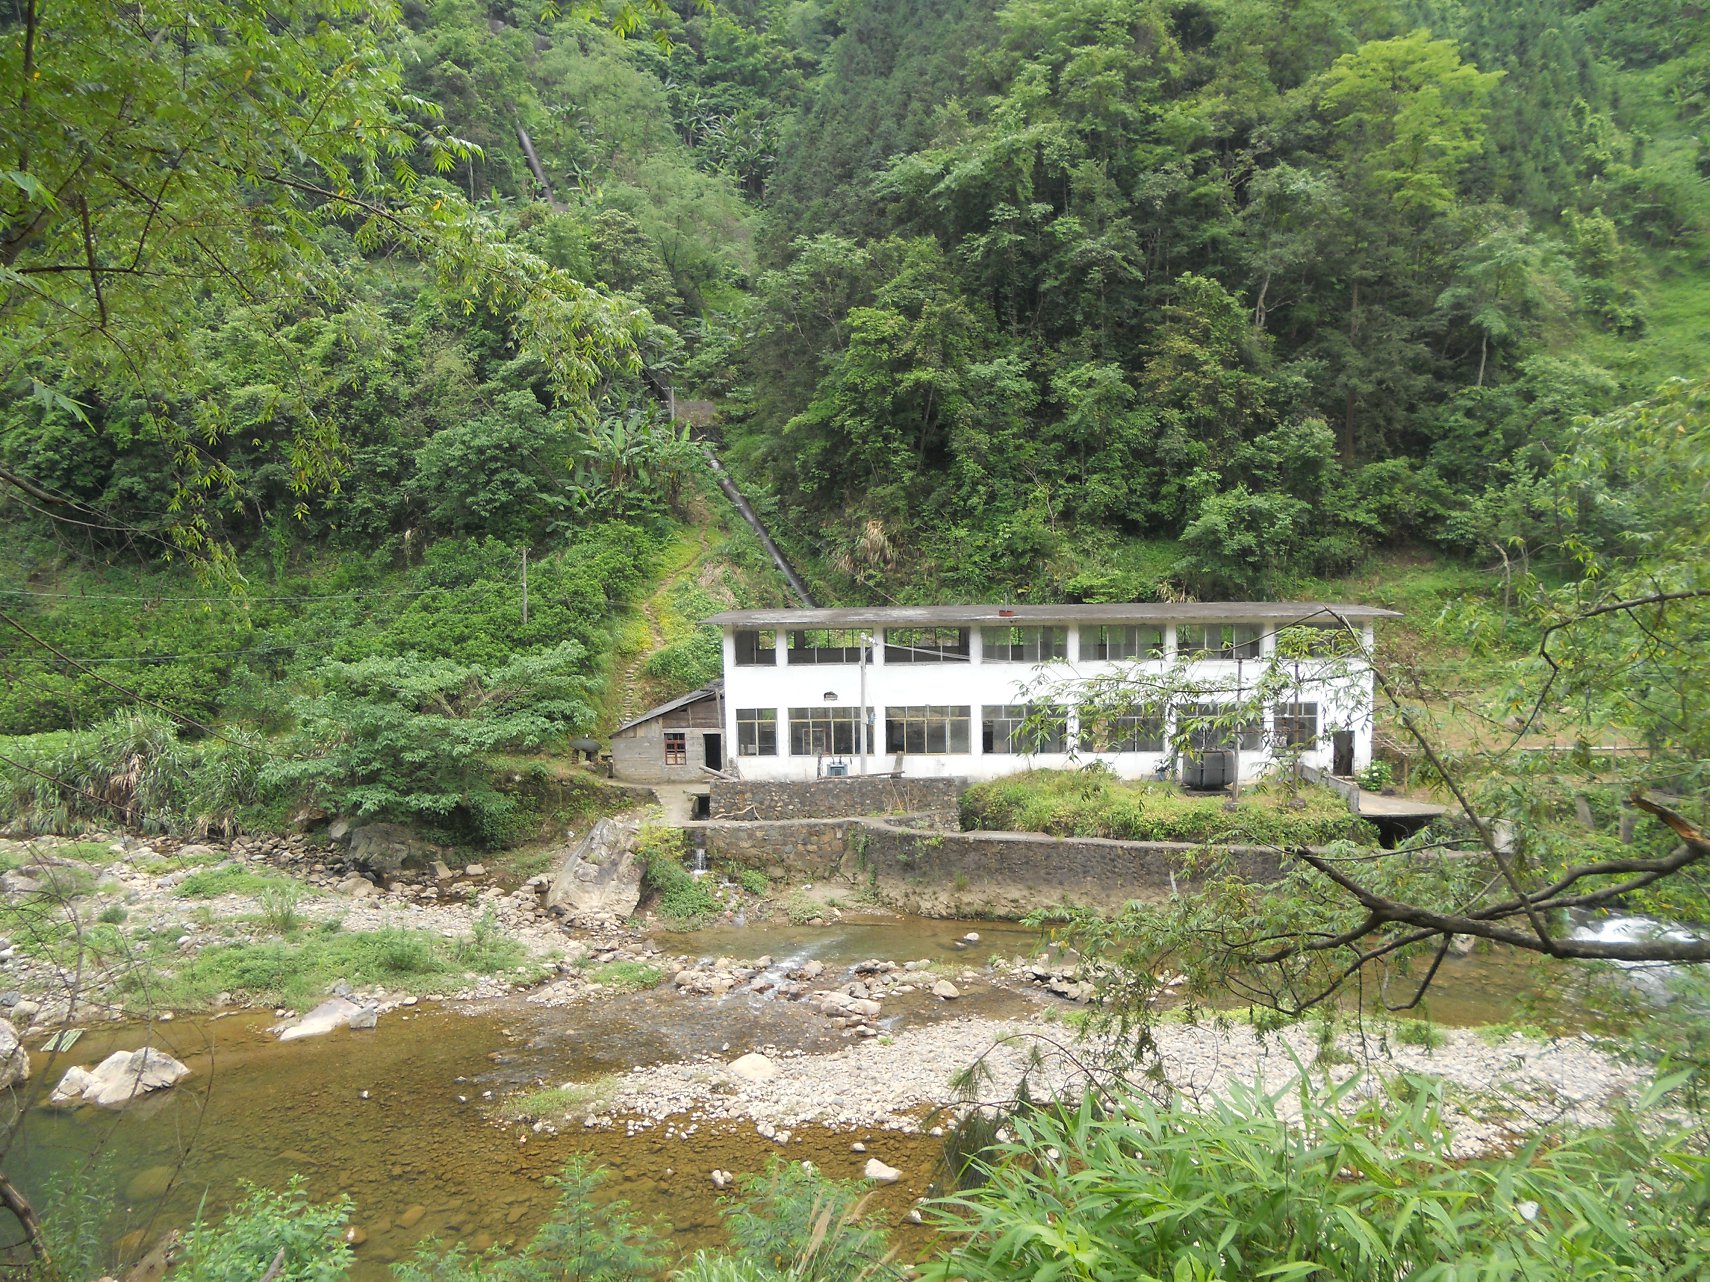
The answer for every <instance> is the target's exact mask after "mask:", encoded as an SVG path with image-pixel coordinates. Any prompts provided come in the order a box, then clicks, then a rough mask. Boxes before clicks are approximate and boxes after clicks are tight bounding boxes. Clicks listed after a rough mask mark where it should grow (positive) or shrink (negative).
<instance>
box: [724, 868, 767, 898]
mask: <svg viewBox="0 0 1710 1282" xmlns="http://www.w3.org/2000/svg"><path fill="white" fill-rule="evenodd" d="M730 879H731V880H732V881H734V882H735V883H736V884H737V885H738V886H741V887H742V888H743V889H744V890H746V891H747V892H748V893H749V894H751V895H764V894H765V893H766V892H767V891H768V890H770V889H772V879H771V878H770V877H768V876H767V875H766V874H765V873H763V872H761V871H760V870H759V869H758V868H734V869H732V870H731V873H730Z"/></svg>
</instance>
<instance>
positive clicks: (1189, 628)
mask: <svg viewBox="0 0 1710 1282" xmlns="http://www.w3.org/2000/svg"><path fill="white" fill-rule="evenodd" d="M1284 631H1285V632H1296V629H1294V628H1290V629H1285V630H1284ZM863 635H864V634H863V633H862V631H861V630H860V629H859V628H796V629H794V630H791V631H787V632H785V633H784V634H783V636H784V662H785V663H787V664H854V663H859V662H860V661H861V657H862V652H863V641H862V637H863ZM1267 635H1268V634H1267V633H1266V631H1265V629H1264V628H1262V627H1261V626H1260V625H1259V624H1256V623H1196V624H1192V625H1189V624H1178V625H1176V627H1175V641H1176V653H1177V654H1179V655H1183V656H1186V657H1189V658H1197V659H1256V658H1258V657H1259V654H1260V652H1261V647H1262V645H1263V641H1264V638H1265V637H1266V636H1267ZM778 636H779V633H778V632H777V630H775V629H772V628H748V629H741V630H739V631H737V632H736V634H735V640H736V662H737V663H738V664H740V665H742V666H744V667H771V666H774V665H776V663H777V662H778ZM972 636H973V629H972V628H960V627H923V628H885V629H883V632H882V640H877V641H872V640H869V641H868V642H866V648H867V649H868V651H869V653H870V652H871V651H873V650H882V651H883V653H884V662H886V663H887V664H890V663H968V662H971V661H972V658H973V653H972V648H971V640H972ZM1297 637H1298V641H1297V645H1298V649H1299V650H1300V653H1302V654H1307V653H1312V654H1321V653H1326V652H1329V651H1331V650H1333V649H1335V648H1336V646H1337V645H1338V644H1339V639H1342V638H1347V637H1348V633H1347V631H1346V629H1343V628H1341V627H1339V626H1334V627H1333V626H1327V625H1322V624H1315V623H1314V624H1303V625H1298V633H1297ZM1168 643H1169V629H1168V628H1167V627H1166V626H1165V625H1163V624H1102V623H1101V624H1096V625H1095V624H1087V625H1083V626H1082V627H1081V628H1080V657H1081V658H1082V659H1083V660H1093V661H1111V660H1132V659H1162V658H1164V657H1165V656H1166V654H1167V652H1168ZM1068 655H1069V629H1068V627H1067V626H1066V625H1057V624H1043V625H1037V626H1035V625H1031V624H1029V625H1022V626H1013V627H1009V626H1004V627H984V628H981V629H980V657H981V659H982V660H983V661H984V662H987V663H1045V662H1048V661H1049V660H1052V659H1066V658H1068Z"/></svg>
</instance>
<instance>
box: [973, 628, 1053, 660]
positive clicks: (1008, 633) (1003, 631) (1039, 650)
mask: <svg viewBox="0 0 1710 1282" xmlns="http://www.w3.org/2000/svg"><path fill="white" fill-rule="evenodd" d="M980 649H981V651H982V653H983V654H984V656H985V658H986V660H987V661H988V662H991V663H1043V662H1044V661H1045V660H1047V659H1061V658H1063V657H1064V656H1066V655H1067V654H1068V653H1069V630H1068V629H1067V628H1056V627H996V628H981V629H980Z"/></svg>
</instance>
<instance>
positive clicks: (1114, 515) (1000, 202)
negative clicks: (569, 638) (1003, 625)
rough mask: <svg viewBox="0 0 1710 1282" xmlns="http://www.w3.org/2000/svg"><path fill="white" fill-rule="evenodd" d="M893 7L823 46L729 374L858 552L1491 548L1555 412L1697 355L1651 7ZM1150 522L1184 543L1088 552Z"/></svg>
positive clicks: (850, 555)
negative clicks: (744, 341)
mask: <svg viewBox="0 0 1710 1282" xmlns="http://www.w3.org/2000/svg"><path fill="white" fill-rule="evenodd" d="M916 8H917V7H916V6H913V5H909V4H890V5H884V4H876V5H863V6H857V7H856V12H855V14H852V16H851V17H850V18H849V20H848V26H847V29H846V30H845V33H844V34H843V35H842V37H840V39H839V40H838V41H837V42H836V43H835V44H833V45H832V47H831V49H830V51H829V54H828V57H827V59H826V62H825V70H824V73H823V74H822V76H821V78H820V79H819V80H818V81H817V82H816V84H815V88H814V96H813V99H812V101H811V102H810V104H809V105H808V107H807V108H806V110H805V111H804V112H803V113H802V114H801V115H800V116H799V118H798V122H797V124H796V127H795V129H794V130H793V132H792V133H791V134H790V136H789V139H788V142H787V144H786V146H785V148H784V151H783V154H782V158H781V160H780V164H779V168H778V175H777V178H776V180H775V182H774V184H773V187H772V189H771V190H770V191H769V192H768V202H769V209H768V215H769V216H768V220H767V226H766V234H765V236H764V238H763V245H764V248H765V253H766V255H767V262H766V266H767V267H768V268H769V270H768V271H766V272H765V273H764V274H762V275H761V276H760V278H759V280H758V282H757V288H756V291H755V293H756V301H755V310H754V321H753V341H752V343H750V344H749V345H747V346H746V347H745V348H744V350H743V351H742V352H741V353H740V354H739V355H740V359H739V360H737V361H735V362H733V368H732V369H731V370H730V371H729V375H728V377H729V379H730V390H731V392H732V393H733V395H732V400H733V401H740V403H741V405H742V411H741V413H740V414H737V415H733V417H734V418H735V420H736V421H735V424H734V425H733V427H732V429H731V433H732V435H733V437H734V438H736V439H737V440H739V441H740V446H741V448H740V456H741V458H742V459H743V460H744V461H745V462H746V465H747V467H748V470H749V471H750V472H751V473H752V474H755V475H763V476H766V477H768V478H770V479H771V480H772V482H773V483H774V484H775V486H776V491H777V494H778V496H779V499H780V502H781V503H782V505H783V508H784V512H785V514H786V518H787V525H788V526H789V527H790V528H791V529H793V531H794V532H795V535H796V537H797V538H798V539H799V540H800V541H802V542H803V543H804V544H806V545H807V546H808V547H810V548H811V549H813V550H815V551H820V552H823V553H824V555H825V558H826V564H827V566H828V568H829V569H830V571H831V572H832V573H833V576H834V578H835V580H836V581H837V582H839V583H840V584H842V585H843V586H844V587H846V588H847V589H849V590H856V591H859V590H865V591H871V592H877V593H882V594H886V595H909V594H929V595H930V594H948V595H951V596H969V595H974V596H981V595H985V596H989V595H991V594H992V593H993V591H994V590H999V589H1001V590H1004V591H1013V592H1016V593H1031V594H1035V595H1038V596H1040V597H1041V598H1049V597H1060V596H1063V595H1065V594H1067V595H1083V596H1093V597H1096V596H1098V595H1100V594H1102V593H1106V592H1110V593H1114V594H1115V595H1116V596H1118V597H1120V598H1128V597H1131V596H1132V595H1133V594H1134V593H1135V592H1145V591H1147V590H1150V589H1154V588H1155V587H1156V579H1157V577H1159V571H1160V570H1161V571H1162V577H1164V578H1166V579H1168V580H1170V581H1171V582H1173V583H1175V584H1176V585H1178V586H1180V587H1185V588H1187V589H1189V590H1193V591H1199V592H1207V593H1229V592H1250V591H1261V592H1262V591H1274V590H1276V589H1277V588H1278V587H1279V586H1280V585H1281V584H1282V583H1283V582H1284V581H1286V579H1287V577H1288V576H1289V575H1290V574H1297V573H1299V572H1302V571H1310V572H1317V573H1334V572H1339V571H1342V570H1345V569H1347V568H1348V567H1350V566H1351V565H1353V564H1355V563H1357V562H1358V560H1359V559H1360V558H1361V557H1362V556H1364V555H1365V554H1366V553H1368V552H1369V551H1370V550H1371V549H1373V548H1374V547H1380V546H1383V545H1385V544H1395V543H1425V544H1429V545H1432V546H1435V547H1438V548H1442V549H1445V550H1449V551H1452V552H1457V553H1462V554H1465V553H1469V552H1477V553H1479V554H1486V553H1488V552H1489V545H1490V544H1491V543H1492V542H1500V541H1504V540H1507V539H1509V538H1511V537H1514V536H1516V535H1525V534H1527V533H1529V531H1527V530H1525V529H1524V528H1523V521H1522V524H1521V525H1516V524H1515V520H1516V518H1517V517H1523V516H1524V514H1526V513H1527V512H1528V511H1530V510H1532V509H1535V508H1536V507H1537V506H1539V505H1538V503H1536V502H1535V501H1534V499H1533V496H1532V495H1531V494H1530V491H1529V487H1530V486H1531V485H1532V484H1533V483H1534V482H1535V480H1536V479H1537V478H1538V477H1539V476H1540V475H1541V474H1542V472H1543V471H1544V470H1546V469H1547V468H1548V466H1549V464H1550V462H1551V460H1552V458H1553V457H1554V456H1555V455H1556V454H1557V453H1558V452H1559V451H1560V450H1561V448H1562V446H1563V443H1564V439H1565V438H1564V433H1565V432H1566V431H1567V429H1568V428H1569V426H1570V425H1571V424H1572V423H1573V421H1574V420H1575V419H1576V418H1578V417H1580V416H1584V415H1594V414H1598V413H1602V412H1605V411H1607V410H1610V409H1612V408H1613V407H1615V406H1617V405H1620V404H1623V403H1626V402H1628V401H1632V400H1635V399H1638V398H1640V397H1643V396H1646V395H1648V394H1650V393H1651V392H1652V391H1654V390H1655V387H1656V385H1657V384H1658V383H1659V382H1661V381H1662V380H1663V379H1665V378H1668V377H1674V376H1682V375H1690V374H1692V373H1694V372H1695V369H1694V365H1696V366H1697V367H1698V369H1701V367H1702V354H1703V351H1704V344H1705V341H1706V338H1707V336H1710V309H1706V308H1705V307H1704V306H1703V305H1702V303H1701V302H1699V301H1697V299H1699V298H1701V290H1700V288H1699V283H1700V282H1701V281H1702V280H1703V278H1704V271H1705V254H1706V242H1705V234H1706V231H1707V229H1710V213H1707V210H1710V205H1707V203H1706V196H1705V191H1706V184H1705V174H1706V173H1707V172H1710V152H1707V151H1706V142H1705V137H1704V134H1705V124H1706V116H1705V107H1706V61H1705V59H1706V56H1707V55H1706V48H1707V47H1710V46H1707V45H1706V37H1705V34H1704V31H1705V24H1703V23H1702V22H1700V23H1692V22H1685V21H1675V20H1674V19H1675V18H1677V17H1679V16H1680V15H1679V10H1678V7H1677V6H1666V5H1656V6H1647V5H1643V4H1614V3H1605V4H1592V5H1584V4H1581V5H1574V4H1570V3H1554V2H1546V3H1540V4H1531V5H1521V6H1514V5H1478V4H1387V3H1362V4H1329V3H1325V4H1317V3H1274V2H1270V0H1225V2H1214V3H1192V4H1149V3H1139V2H1134V3H1127V2H1110V0H1097V2H1081V3H1047V2H1040V3H1028V2H1026V0H1018V2H1016V3H1010V4H1006V5H1002V6H986V5H981V4H979V3H977V2H976V3H970V4H964V5H949V6H930V7H928V8H930V10H931V12H930V14H924V13H923V14H919V15H917V14H916V12H915V10H916ZM917 18H918V19H919V20H917ZM926 94H930V95H932V96H934V97H935V98H936V101H926V100H924V99H923V95H926ZM1135 538H1142V539H1144V538H1151V539H1160V538H1161V539H1175V538H1180V539H1182V540H1183V543H1184V551H1185V556H1184V557H1183V559H1181V560H1180V561H1172V560H1171V559H1169V558H1168V557H1165V558H1164V559H1162V560H1161V561H1159V560H1158V558H1152V559H1151V561H1150V562H1146V560H1145V558H1141V563H1142V564H1148V565H1149V566H1150V568H1149V569H1148V570H1147V572H1146V573H1144V574H1140V575H1136V574H1133V573H1129V574H1122V573H1115V574H1113V573H1111V572H1110V571H1111V569H1112V568H1113V567H1116V566H1120V565H1122V564H1123V563H1124V561H1125V558H1124V556H1123V554H1122V548H1123V545H1124V544H1125V543H1126V542H1128V541H1130V540H1133V539H1135ZM1126 559H1127V560H1133V558H1132V557H1129V558H1126ZM837 570H841V571H842V573H841V575H838V574H837V573H836V571H837ZM1148 580H1151V581H1148ZM857 585H859V586H857Z"/></svg>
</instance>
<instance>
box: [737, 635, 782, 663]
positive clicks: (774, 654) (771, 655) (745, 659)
mask: <svg viewBox="0 0 1710 1282" xmlns="http://www.w3.org/2000/svg"><path fill="white" fill-rule="evenodd" d="M735 639H736V662H737V663H738V664H739V665H740V666H742V667H745V668H751V667H761V666H765V667H770V666H772V665H774V664H776V663H777V662H778V634H777V632H776V631H774V630H773V629H771V628H759V629H755V628H739V629H737V632H736V638H735Z"/></svg>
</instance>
